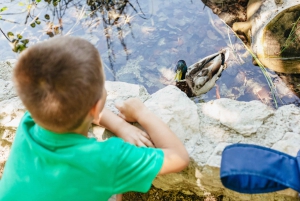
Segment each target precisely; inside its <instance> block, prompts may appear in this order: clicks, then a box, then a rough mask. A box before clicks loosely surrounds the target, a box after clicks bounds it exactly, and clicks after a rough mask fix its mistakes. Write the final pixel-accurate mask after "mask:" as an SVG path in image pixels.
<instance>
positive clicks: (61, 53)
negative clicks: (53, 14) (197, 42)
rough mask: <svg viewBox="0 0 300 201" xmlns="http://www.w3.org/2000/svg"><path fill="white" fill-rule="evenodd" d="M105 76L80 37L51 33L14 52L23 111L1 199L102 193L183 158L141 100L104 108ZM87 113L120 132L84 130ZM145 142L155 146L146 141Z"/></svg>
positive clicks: (147, 181) (137, 187) (175, 166)
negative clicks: (103, 137) (103, 134)
mask: <svg viewBox="0 0 300 201" xmlns="http://www.w3.org/2000/svg"><path fill="white" fill-rule="evenodd" d="M104 81H105V78H104V73H103V68H102V64H101V59H100V56H99V53H98V51H97V50H96V49H95V48H94V46H93V45H91V44H90V43H89V42H87V41H85V40H83V39H80V38H76V37H56V38H54V39H50V40H48V41H46V42H42V43H38V44H36V45H34V46H32V47H30V48H28V50H26V51H24V53H22V54H21V56H20V58H19V60H18V63H17V64H16V67H15V69H14V82H15V86H16V90H17V92H18V95H19V97H20V98H21V100H22V102H23V104H24V105H25V107H26V108H27V109H28V112H26V113H25V115H24V117H23V118H22V120H21V123H20V125H19V127H18V130H17V132H16V137H15V140H14V142H13V145H12V149H11V153H10V156H9V159H8V161H7V162H6V165H5V169H4V173H3V176H2V179H1V181H0V200H1V201H14V200H16V201H20V200H22V201H27V200H30V201H40V200H43V201H47V200H49V201H50V200H51V201H52V200H55V201H60V200H62V201H65V200H72V201H76V200H78V201H79V200H80V201H82V200H87V201H93V200H95V201H96V200H97V201H99V200H100V201H102V200H103V201H104V200H105V201H107V200H108V199H109V197H110V196H111V195H113V194H120V193H124V192H127V191H138V192H146V191H148V190H149V188H150V186H151V183H152V181H153V179H154V178H155V177H156V175H162V174H167V173H171V172H178V171H181V170H182V169H184V168H185V167H186V166H187V165H188V162H189V157H188V154H187V151H186V149H185V147H184V146H183V144H182V143H181V142H180V141H179V139H178V138H177V137H176V136H175V135H174V134H173V132H172V131H171V130H170V129H169V128H168V126H167V125H166V124H164V123H163V122H162V121H161V120H160V119H158V118H157V117H156V116H155V115H154V114H153V113H151V112H150V111H149V110H148V109H147V108H146V107H145V106H144V104H143V103H142V102H141V101H139V100H138V99H133V98H132V99H129V100H127V101H125V102H124V103H122V104H119V105H117V108H118V109H119V110H120V115H119V116H117V115H115V114H113V113H112V112H110V111H109V110H107V109H105V108H104V104H105V100H106V90H105V88H104ZM125 120H126V121H128V122H138V123H139V124H140V125H141V126H142V127H143V128H144V129H145V131H146V133H145V132H143V131H141V130H139V129H138V128H136V127H133V126H132V125H131V124H129V123H127V122H126V121H125ZM93 121H94V123H97V124H100V125H102V126H104V127H105V128H107V129H108V130H110V131H112V132H113V133H115V134H116V136H118V137H119V138H116V137H112V138H110V139H108V140H107V141H105V142H97V141H96V139H92V138H87V133H88V129H89V127H90V124H91V122H93ZM120 138H123V139H120ZM124 140H125V141H127V142H129V143H127V142H124ZM152 142H153V144H154V146H155V147H156V148H148V147H145V146H152ZM136 145H137V146H141V147H137V146H136ZM143 146H144V147H143Z"/></svg>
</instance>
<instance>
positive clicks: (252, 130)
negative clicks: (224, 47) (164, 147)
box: [0, 62, 300, 201]
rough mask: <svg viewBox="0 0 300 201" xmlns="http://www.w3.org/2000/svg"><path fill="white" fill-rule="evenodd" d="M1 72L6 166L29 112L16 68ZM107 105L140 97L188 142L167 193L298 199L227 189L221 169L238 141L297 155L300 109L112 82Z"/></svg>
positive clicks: (98, 132) (0, 142)
mask: <svg viewBox="0 0 300 201" xmlns="http://www.w3.org/2000/svg"><path fill="white" fill-rule="evenodd" d="M1 66H2V67H3V66H6V68H7V69H3V68H1V69H2V70H1V74H0V83H1V85H0V168H1V169H3V166H4V164H5V161H6V160H7V157H8V155H9V150H10V146H11V143H12V142H13V138H14V133H15V130H16V128H17V126H18V123H19V121H20V118H21V117H22V115H23V114H24V112H25V108H24V106H23V105H22V103H21V101H20V99H19V98H18V97H17V96H16V94H15V92H14V89H13V84H12V82H11V81H10V77H11V66H10V65H8V64H7V63H4V62H2V63H1ZM106 89H107V91H108V98H107V104H106V107H108V108H110V109H111V110H113V111H114V112H116V109H115V107H114V102H115V101H116V100H125V99H127V98H129V97H139V98H141V100H143V101H144V103H145V105H146V106H147V107H148V108H149V109H150V110H151V111H153V112H154V113H155V114H156V115H158V116H159V117H160V118H161V119H162V120H163V121H164V122H166V123H167V124H168V125H169V127H170V128H171V129H172V130H173V131H174V132H175V133H176V135H177V136H178V137H179V138H180V140H181V141H182V142H183V143H184V144H185V146H186V148H187V150H188V152H189V154H190V157H191V163H190V165H189V167H188V168H187V169H186V170H185V171H183V172H181V173H177V174H170V175H166V176H160V177H158V178H157V179H156V180H155V181H154V183H153V185H154V186H155V187H156V188H159V189H162V190H164V191H180V192H182V193H183V194H195V195H197V196H200V197H204V196H205V195H207V194H213V195H216V196H221V195H222V196H223V200H253V201H256V200H257V201H260V200H291V201H292V200H298V193H297V192H296V191H293V190H291V189H288V190H284V191H280V192H275V193H268V194H257V195H248V194H239V193H236V192H233V191H230V190H228V189H225V188H224V187H223V186H222V184H221V181H220V177H219V170H220V169H219V168H220V161H221V153H222V150H223V149H224V148H225V147H226V146H227V145H229V144H232V143H251V144H257V145H262V146H265V147H270V148H273V149H276V150H279V151H282V152H285V153H287V154H290V155H293V156H295V155H296V154H297V151H298V150H299V149H300V124H299V122H300V108H298V107H296V106H295V105H286V106H283V107H280V108H279V109H278V110H274V109H272V108H269V107H268V106H266V105H264V104H263V103H261V102H259V101H251V102H238V101H235V100H231V99H218V100H213V101H209V102H207V103H198V104H195V103H194V102H193V101H191V100H190V99H189V98H188V97H187V96H186V94H184V93H183V92H181V91H180V90H179V89H178V88H176V87H174V86H167V87H165V88H163V89H161V90H159V91H157V92H156V93H154V94H152V95H150V94H149V93H148V92H147V91H146V89H145V88H144V87H143V86H139V85H133V84H128V83H122V82H109V81H107V82H106ZM110 135H111V134H110V133H109V132H107V131H105V132H104V134H103V129H101V128H99V127H93V128H91V132H90V136H91V137H97V138H98V139H99V140H104V139H106V138H107V137H109V136H110Z"/></svg>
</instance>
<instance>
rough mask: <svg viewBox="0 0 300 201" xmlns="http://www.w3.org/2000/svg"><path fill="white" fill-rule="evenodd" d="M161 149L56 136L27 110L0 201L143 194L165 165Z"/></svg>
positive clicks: (1, 185) (0, 185)
mask: <svg viewBox="0 0 300 201" xmlns="http://www.w3.org/2000/svg"><path fill="white" fill-rule="evenodd" d="M163 158H164V155H163V152H162V150H160V149H153V148H146V147H142V148H141V147H136V146H134V145H131V144H129V143H126V142H124V141H123V140H122V139H120V138H116V137H113V138H110V139H108V140H107V141H104V142H97V140H96V139H94V138H87V137H85V136H83V135H79V134H72V133H67V134H55V133H53V132H51V131H48V130H45V129H44V128H42V127H40V126H38V125H37V124H36V123H35V122H34V121H33V119H32V118H31V116H30V114H29V113H28V112H27V113H25V115H24V117H23V119H22V121H21V123H20V125H19V127H18V130H17V132H16V137H15V140H14V143H13V145H12V149H11V153H10V156H9V158H8V161H7V162H6V164H5V168H4V173H3V176H2V179H1V181H0V200H1V201H21V200H22V201H27V200H28V201H29V200H30V201H41V200H42V201H47V200H49V201H50V200H51V201H53V200H55V201H60V200H63V201H66V200H72V201H76V200H78V201H79V200H80V201H93V200H95V201H96V200H97V201H102V200H103V201H107V200H108V199H109V197H110V196H111V195H113V194H118V193H124V192H127V191H138V192H146V191H148V190H149V188H150V186H151V183H152V181H153V179H154V178H155V177H156V175H157V174H158V172H159V171H160V169H161V167H162V164H163Z"/></svg>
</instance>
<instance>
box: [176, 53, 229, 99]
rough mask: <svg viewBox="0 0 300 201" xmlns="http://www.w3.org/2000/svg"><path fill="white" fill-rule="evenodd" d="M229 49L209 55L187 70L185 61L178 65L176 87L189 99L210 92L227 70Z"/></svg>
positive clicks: (179, 62)
mask: <svg viewBox="0 0 300 201" xmlns="http://www.w3.org/2000/svg"><path fill="white" fill-rule="evenodd" d="M228 56H229V49H227V48H226V49H223V50H221V51H219V52H217V53H215V54H212V55H209V56H207V57H205V58H203V59H201V60H200V61H198V62H196V63H194V64H193V65H191V66H190V67H188V68H187V66H186V63H185V61H184V60H179V61H178V62H177V65H176V76H175V81H176V86H177V87H178V88H180V89H181V90H182V91H183V92H185V93H186V94H187V95H188V96H189V97H191V96H198V95H200V94H204V93H206V92H208V91H209V90H210V89H211V88H213V86H214V85H215V83H216V81H217V79H218V78H219V76H220V75H221V72H222V71H223V70H224V69H225V68H226V64H225V62H226V60H227V59H228Z"/></svg>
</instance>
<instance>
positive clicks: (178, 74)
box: [175, 70, 182, 81]
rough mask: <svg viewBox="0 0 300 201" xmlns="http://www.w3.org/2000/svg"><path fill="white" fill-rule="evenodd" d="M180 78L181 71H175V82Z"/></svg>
mask: <svg viewBox="0 0 300 201" xmlns="http://www.w3.org/2000/svg"><path fill="white" fill-rule="evenodd" d="M181 77H182V71H181V70H177V71H176V75H175V80H176V81H180V80H181Z"/></svg>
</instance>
